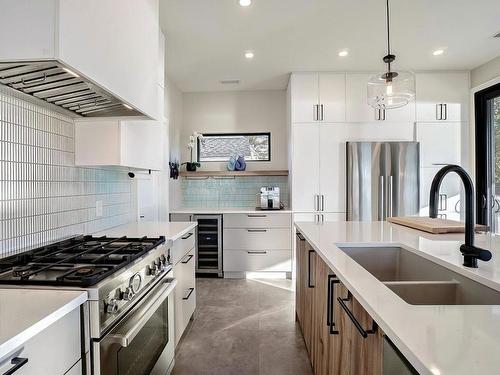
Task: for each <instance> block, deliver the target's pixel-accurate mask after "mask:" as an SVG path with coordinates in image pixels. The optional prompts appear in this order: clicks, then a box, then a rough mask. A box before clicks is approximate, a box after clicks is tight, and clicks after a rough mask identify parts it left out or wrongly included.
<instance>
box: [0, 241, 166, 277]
mask: <svg viewBox="0 0 500 375" xmlns="http://www.w3.org/2000/svg"><path fill="white" fill-rule="evenodd" d="M164 242H165V237H163V236H161V237H158V238H148V237H142V238H128V237H117V238H108V237H105V236H104V237H93V236H79V237H74V238H71V239H69V240H65V241H61V242H57V243H55V244H52V245H49V246H45V247H42V248H39V249H35V250H31V251H29V252H26V253H23V254H20V255H15V256H12V257H9V258H4V259H1V260H0V284H21V285H22V284H26V285H37V284H43V285H74V286H83V287H85V286H90V285H94V284H96V283H98V282H99V281H101V280H103V279H104V278H106V277H108V276H110V275H111V274H113V273H115V272H116V271H118V270H120V269H121V268H123V267H125V266H126V265H127V264H129V263H131V262H133V261H134V260H136V259H138V258H140V257H141V256H143V255H144V254H146V253H148V252H149V251H150V250H152V249H154V248H155V247H157V246H159V245H161V244H162V243H164Z"/></svg>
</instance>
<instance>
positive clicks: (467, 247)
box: [429, 165, 491, 268]
mask: <svg viewBox="0 0 500 375" xmlns="http://www.w3.org/2000/svg"><path fill="white" fill-rule="evenodd" d="M449 172H455V173H457V174H458V175H459V176H460V178H461V179H462V183H463V184H464V188H465V244H463V245H462V246H460V252H461V253H462V255H463V257H464V263H463V264H464V266H465V267H471V268H477V260H478V259H480V260H482V261H485V262H487V261H489V260H490V259H491V252H490V251H489V250H485V249H481V248H479V247H476V246H474V231H475V222H474V221H475V220H474V186H473V185H472V180H471V178H470V176H469V175H468V174H467V172H466V171H465V170H464V169H463V168H462V167H460V166H458V165H447V166H445V167H443V168H441V169H440V170H439V172H438V173H436V176H434V179H433V180H432V185H431V194H430V199H429V217H431V218H436V217H437V215H438V202H439V187H440V186H441V182H442V181H443V178H444V177H445V176H446V175H447V174H448V173H449Z"/></svg>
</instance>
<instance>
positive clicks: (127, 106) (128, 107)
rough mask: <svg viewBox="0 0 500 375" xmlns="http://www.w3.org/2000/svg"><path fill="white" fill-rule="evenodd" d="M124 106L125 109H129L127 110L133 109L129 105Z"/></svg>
mask: <svg viewBox="0 0 500 375" xmlns="http://www.w3.org/2000/svg"><path fill="white" fill-rule="evenodd" d="M123 106H124V107H125V108H127V109H132V107H131V106H129V105H128V104H125V103H123Z"/></svg>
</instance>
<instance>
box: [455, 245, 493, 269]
mask: <svg viewBox="0 0 500 375" xmlns="http://www.w3.org/2000/svg"><path fill="white" fill-rule="evenodd" d="M460 252H461V253H462V255H463V256H464V263H463V264H464V266H466V267H472V268H477V260H478V259H479V260H482V261H483V262H487V261H489V260H490V259H491V257H492V255H491V251H489V250H486V249H481V248H480V247H476V246H472V245H466V244H464V245H462V246H460Z"/></svg>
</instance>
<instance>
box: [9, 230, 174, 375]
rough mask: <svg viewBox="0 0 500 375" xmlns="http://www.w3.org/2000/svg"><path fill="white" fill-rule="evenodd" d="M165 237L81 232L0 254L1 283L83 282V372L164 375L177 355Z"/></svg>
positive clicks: (75, 285) (79, 285)
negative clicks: (86, 338)
mask: <svg viewBox="0 0 500 375" xmlns="http://www.w3.org/2000/svg"><path fill="white" fill-rule="evenodd" d="M170 245H171V244H170V243H168V242H166V241H165V238H164V237H158V238H148V237H143V238H127V237H121V238H108V237H93V236H79V237H75V238H71V239H68V240H65V241H61V242H57V243H54V244H52V245H50V246H45V247H41V248H38V249H35V250H31V251H28V252H25V253H22V254H20V255H16V256H11V257H8V258H3V259H0V284H2V285H9V286H12V287H15V286H19V287H30V288H33V287H37V288H61V289H79V290H82V289H83V290H86V291H87V292H88V295H89V302H88V311H89V314H88V315H89V327H90V329H89V331H90V340H91V355H90V356H91V369H88V371H87V373H89V374H90V373H92V374H95V375H100V374H102V375H108V374H113V375H114V374H123V373H127V374H134V375H140V374H144V375H146V374H162V375H163V374H166V373H168V372H169V370H170V369H171V366H172V365H173V357H174V336H173V333H174V327H173V325H174V320H173V295H172V294H171V293H172V291H173V289H174V288H175V285H176V280H175V279H173V278H172V277H171V275H172V274H171V270H172V265H171V264H170V256H169V248H170ZM170 296H172V297H171V298H169V297H170ZM125 369H126V371H124V370H125Z"/></svg>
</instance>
